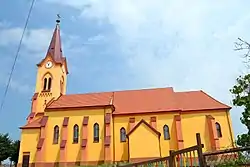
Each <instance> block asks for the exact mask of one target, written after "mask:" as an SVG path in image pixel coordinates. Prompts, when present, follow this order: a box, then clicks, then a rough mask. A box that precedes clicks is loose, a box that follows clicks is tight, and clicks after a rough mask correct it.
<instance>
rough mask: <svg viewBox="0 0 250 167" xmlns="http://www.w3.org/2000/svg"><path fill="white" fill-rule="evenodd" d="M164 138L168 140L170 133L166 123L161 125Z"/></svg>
mask: <svg viewBox="0 0 250 167" xmlns="http://www.w3.org/2000/svg"><path fill="white" fill-rule="evenodd" d="M163 134H164V140H170V133H169V127H168V125H164V126H163Z"/></svg>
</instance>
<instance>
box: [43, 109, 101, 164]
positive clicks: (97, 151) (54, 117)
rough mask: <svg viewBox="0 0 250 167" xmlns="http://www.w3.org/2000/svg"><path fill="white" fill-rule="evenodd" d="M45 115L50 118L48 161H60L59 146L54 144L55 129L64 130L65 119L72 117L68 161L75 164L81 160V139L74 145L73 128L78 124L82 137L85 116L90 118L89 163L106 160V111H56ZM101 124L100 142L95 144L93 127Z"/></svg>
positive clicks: (47, 142)
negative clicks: (56, 127) (57, 127)
mask: <svg viewBox="0 0 250 167" xmlns="http://www.w3.org/2000/svg"><path fill="white" fill-rule="evenodd" d="M45 115H47V116H49V119H48V122H47V129H48V130H47V132H46V148H48V149H47V152H46V161H48V162H55V161H58V160H59V150H60V149H59V144H52V143H53V129H54V126H56V125H58V126H59V127H60V129H62V123H63V119H64V117H70V118H69V123H68V137H67V146H66V149H67V158H66V159H67V161H68V162H75V161H79V160H80V148H81V140H80V139H81V138H80V137H79V143H78V144H73V126H74V125H75V124H78V126H79V130H80V136H81V135H82V132H81V130H82V121H83V117H84V116H89V122H88V142H87V148H88V161H98V160H103V159H104V147H103V146H104V144H103V142H104V129H105V127H104V109H99V110H74V111H63V112H59V111H55V112H46V113H45ZM96 122H97V123H98V124H99V128H100V129H99V130H100V140H99V143H93V125H94V124H95V123H96Z"/></svg>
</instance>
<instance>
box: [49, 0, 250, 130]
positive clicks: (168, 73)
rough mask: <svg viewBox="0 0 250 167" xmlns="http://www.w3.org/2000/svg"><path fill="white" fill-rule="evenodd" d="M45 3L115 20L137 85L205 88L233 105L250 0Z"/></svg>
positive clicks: (249, 34) (238, 127)
mask: <svg viewBox="0 0 250 167" xmlns="http://www.w3.org/2000/svg"><path fill="white" fill-rule="evenodd" d="M46 1H47V2H53V3H60V4H62V5H68V6H71V7H74V8H76V9H78V10H79V9H82V12H81V15H80V17H83V18H85V19H86V18H87V19H94V20H97V21H102V22H104V23H106V24H111V25H112V26H113V28H114V30H115V31H114V33H116V34H118V36H119V37H120V39H119V40H120V41H121V46H120V47H121V48H122V49H121V50H122V52H123V54H122V55H119V56H125V60H126V61H127V63H128V65H129V67H130V71H132V72H133V73H134V74H135V75H136V76H137V78H138V81H137V82H138V84H139V85H143V86H173V87H175V88H176V90H190V89H203V90H205V91H206V92H208V93H210V94H211V95H212V96H214V97H216V98H218V99H220V100H221V101H223V102H226V103H229V104H230V100H231V95H230V93H229V89H230V88H231V87H232V85H233V84H234V83H235V78H236V77H237V75H239V74H240V72H241V70H242V68H243V64H242V60H241V58H240V56H239V54H240V53H237V52H234V51H233V49H234V48H233V47H234V44H233V43H234V41H235V40H236V39H237V37H244V38H245V39H248V40H250V32H249V27H250V11H249V9H248V6H249V1H247V0H239V1H227V0H222V1H215V0H212V1H211V0H202V1H201V0H192V1H184V0H154V1H152V0H119V1H117V0H105V1H103V0H85V1H82V0H73V1H59V0H46ZM86 6H88V7H87V8H86ZM110 47H112V43H111V44H110ZM239 117H240V114H239V109H238V110H235V109H233V112H232V118H233V122H234V128H235V129H236V130H235V131H236V133H239V132H242V131H243V130H244V129H243V127H242V125H241V123H240V121H239Z"/></svg>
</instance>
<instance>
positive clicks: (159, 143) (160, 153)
mask: <svg viewBox="0 0 250 167" xmlns="http://www.w3.org/2000/svg"><path fill="white" fill-rule="evenodd" d="M158 139H159V151H160V158H161V157H162V156H161V135H159V137H158Z"/></svg>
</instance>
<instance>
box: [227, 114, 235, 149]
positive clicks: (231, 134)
mask: <svg viewBox="0 0 250 167" xmlns="http://www.w3.org/2000/svg"><path fill="white" fill-rule="evenodd" d="M226 116H227V123H228V127H229V131H230V138H231V142H232V146H233V147H235V145H234V138H233V130H232V127H231V122H230V118H229V110H226Z"/></svg>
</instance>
